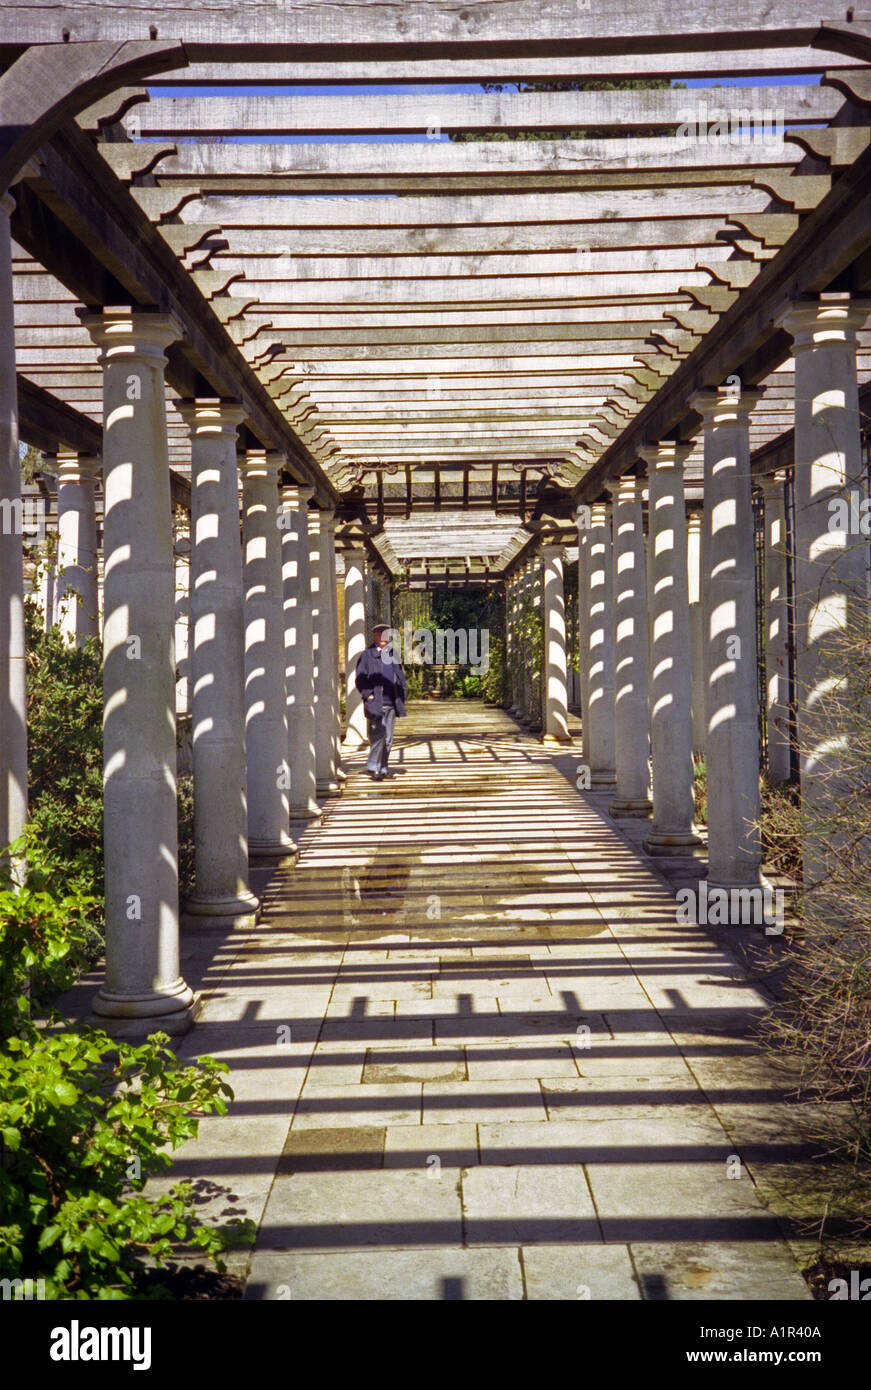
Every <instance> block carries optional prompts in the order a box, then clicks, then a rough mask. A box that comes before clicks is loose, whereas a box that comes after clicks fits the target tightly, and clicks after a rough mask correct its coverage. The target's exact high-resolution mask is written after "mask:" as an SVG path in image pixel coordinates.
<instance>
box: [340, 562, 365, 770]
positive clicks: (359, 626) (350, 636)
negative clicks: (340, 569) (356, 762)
mask: <svg viewBox="0 0 871 1390" xmlns="http://www.w3.org/2000/svg"><path fill="white" fill-rule="evenodd" d="M369 578H370V576H369V574H368V572H367V565H366V552H365V550H363V549H362V547H361V548H358V549H355V550H346V551H345V723H346V731H345V742H344V747H345V748H346V749H348V750H351V751H353V750H354V749H356V748H362V747H363V746H364V745H365V744H367V743H368V742H369V735H368V732H367V730H366V715H365V713H364V711H363V697H362V695H361V694H360V692H359V690H358V689H357V687H356V685H355V684H354V677H355V674H356V671H357V662H358V661H359V659H360V657H361V656H362V654H363V652H364V651H365V650H366V645H367V639H368V625H369V622H370V621H371V620H370V617H369V613H370V609H371V605H370V604H368V603H367V601H366V600H367V598H368V597H369V582H368V581H369Z"/></svg>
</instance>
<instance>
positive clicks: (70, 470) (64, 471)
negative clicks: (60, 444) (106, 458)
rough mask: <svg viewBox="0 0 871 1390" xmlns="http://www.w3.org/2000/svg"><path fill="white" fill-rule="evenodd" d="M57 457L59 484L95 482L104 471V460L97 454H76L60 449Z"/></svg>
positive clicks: (56, 468) (56, 465)
mask: <svg viewBox="0 0 871 1390" xmlns="http://www.w3.org/2000/svg"><path fill="white" fill-rule="evenodd" d="M55 458H56V463H55V473H56V476H57V481H58V484H62V483H87V482H90V483H94V482H96V480H97V479H98V478H99V477H100V475H101V473H102V471H103V460H102V459H101V458H99V457H98V455H96V454H76V453H72V452H67V451H66V450H64V451H60V450H59V451H58V453H57V454H56V455H55Z"/></svg>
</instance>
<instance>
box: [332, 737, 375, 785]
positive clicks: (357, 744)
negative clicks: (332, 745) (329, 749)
mask: <svg viewBox="0 0 871 1390" xmlns="http://www.w3.org/2000/svg"><path fill="white" fill-rule="evenodd" d="M339 747H340V748H341V750H342V752H343V753H359V751H360V749H361V748H368V747H369V740H368V738H361V737H360V736H359V734H358V735H357V736H356V737H355V736H354V735H352V736H351V737H350V738H347V737H346V738H343V739H342V742H341V743H340V744H339ZM337 775H338V773H337Z"/></svg>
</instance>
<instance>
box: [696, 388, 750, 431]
mask: <svg viewBox="0 0 871 1390" xmlns="http://www.w3.org/2000/svg"><path fill="white" fill-rule="evenodd" d="M764 395H765V391H764V390H761V389H759V388H758V387H753V388H749V387H744V386H740V387H738V388H737V389H733V388H732V387H730V386H718V387H717V388H716V389H714V388H712V389H711V390H706V391H697V392H696V394H695V395H694V396H691V397H690V401H689V404H690V407H691V409H692V410H695V411H696V412H697V414H699V415H701V417H702V421H703V424H704V426H705V428H707V427H708V426H709V425H710V426H717V425H733V424H736V423H738V422H741V421H744V422H746V420H747V418H748V416H749V415H750V412H751V410H753V408H754V407H755V406H757V405H758V404H759V402H760V401H761V400H762V398H763V396H764Z"/></svg>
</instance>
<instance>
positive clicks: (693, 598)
mask: <svg viewBox="0 0 871 1390" xmlns="http://www.w3.org/2000/svg"><path fill="white" fill-rule="evenodd" d="M687 583H688V585H689V601H690V674H691V683H692V691H693V753H694V754H695V755H696V757H697V758H703V757H704V756H705V619H704V614H703V611H702V608H703V605H702V513H701V510H700V508H698V507H690V508H689V509H688V511H687Z"/></svg>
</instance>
